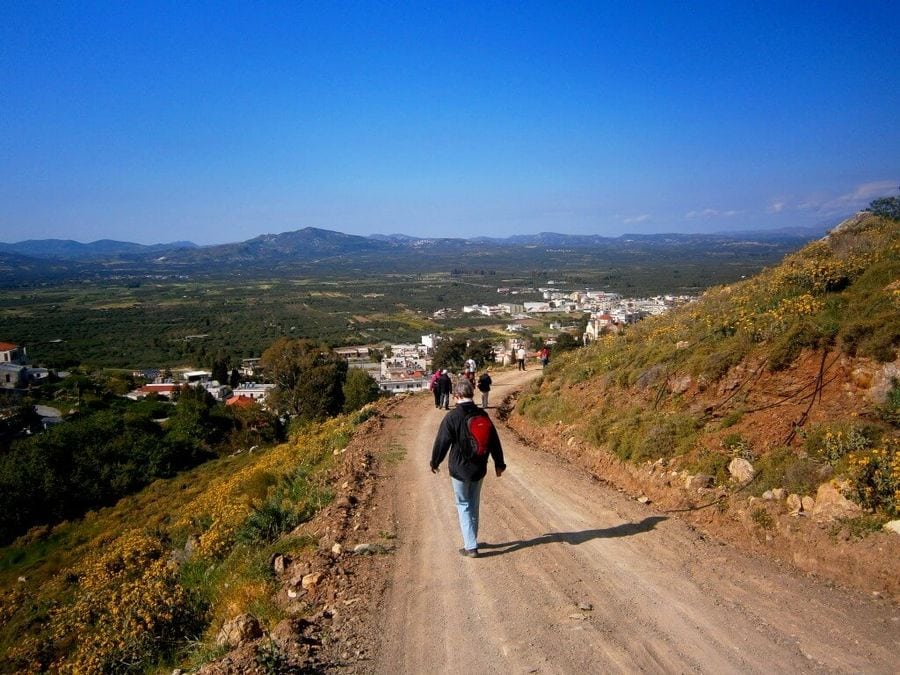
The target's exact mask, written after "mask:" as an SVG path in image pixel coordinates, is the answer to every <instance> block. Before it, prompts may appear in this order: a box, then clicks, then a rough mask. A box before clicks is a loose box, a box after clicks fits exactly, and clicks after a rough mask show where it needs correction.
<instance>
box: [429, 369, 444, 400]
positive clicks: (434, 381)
mask: <svg viewBox="0 0 900 675" xmlns="http://www.w3.org/2000/svg"><path fill="white" fill-rule="evenodd" d="M440 379H441V371H440V369H439V368H438V369H436V370H435V371H434V375H432V376H431V381H430V382H429V383H428V388H429V389H431V393H432V394H434V407H435V408H440V407H441V390H440V387H438V381H439V380H440Z"/></svg>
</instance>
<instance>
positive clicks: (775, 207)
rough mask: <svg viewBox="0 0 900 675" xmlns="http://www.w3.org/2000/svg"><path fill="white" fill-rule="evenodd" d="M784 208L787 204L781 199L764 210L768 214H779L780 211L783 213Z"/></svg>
mask: <svg viewBox="0 0 900 675" xmlns="http://www.w3.org/2000/svg"><path fill="white" fill-rule="evenodd" d="M785 207H787V202H786V201H784V200H783V199H780V200H778V201H774V202H772V203H771V204H769V208H768V209H766V210H767V211H768V212H769V213H781V212H782V211H784V209H785Z"/></svg>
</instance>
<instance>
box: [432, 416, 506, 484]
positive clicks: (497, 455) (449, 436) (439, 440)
mask: <svg viewBox="0 0 900 675" xmlns="http://www.w3.org/2000/svg"><path fill="white" fill-rule="evenodd" d="M469 415H487V413H486V412H484V410H482V409H481V408H479V407H478V406H477V405H475V404H474V403H472V402H471V401H465V402H463V403H459V404H458V405H457V406H456V407H455V408H454V409H453V410H451V411H450V412H448V413H447V414H446V415H444V419H443V420H442V421H441V426H440V428H439V429H438V434H437V437H436V438H435V439H434V447H433V448H432V449H431V468H432V469H436V468H438V467H439V466H440V465H441V462H443V461H444V457H446V456H447V451H448V450H449V451H450V462H449V467H450V475H451V476H453V477H454V478H455V479H456V480H465V481H478V480H481V479H482V478H484V477H485V475H486V474H487V462H488V459H487V456H484V457H482V458H480V459H470V458H467V457H464V456H463V453H462V452H460V448H461V447H462V446H461V444H460V439H462V438H465V435H466V434H468V433H469V432H468V429H466V417H467V416H469ZM489 444H490V446H489V448H488V449H489V450H490V453H489V454H490V456H491V457H492V458H493V460H494V466H495V467H497V468H498V469H505V468H506V464H505V463H504V462H503V448H502V447H501V446H500V436H498V435H497V429H496V428H494V430H493V433H492V434H491V439H490V441H489Z"/></svg>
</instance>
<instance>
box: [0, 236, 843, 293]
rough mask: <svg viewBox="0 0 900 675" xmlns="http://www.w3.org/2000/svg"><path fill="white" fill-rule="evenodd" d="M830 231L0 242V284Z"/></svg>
mask: <svg viewBox="0 0 900 675" xmlns="http://www.w3.org/2000/svg"><path fill="white" fill-rule="evenodd" d="M827 229H828V228H826V227H824V226H821V227H815V228H789V229H782V230H759V231H748V232H722V233H714V234H677V233H668V234H626V235H622V236H619V237H603V236H600V235H573V234H558V233H554V232H541V233H538V234H532V235H516V236H512V237H507V238H493V237H477V238H472V239H457V238H421V237H412V236H408V235H404V234H392V235H372V236H369V237H363V236H358V235H352V234H343V233H341V232H334V231H330V230H323V229H318V228H313V227H307V228H304V229H301V230H295V231H292V232H283V233H281V234H264V235H260V236H258V237H254V238H253V239H248V240H247V241H242V242H237V243H232V244H218V245H214V246H198V245H196V244H194V243H192V242H189V241H181V242H173V243H169V244H153V245H142V244H134V243H129V242H120V241H113V240H108V239H104V240H101V241H95V242H91V243H88V244H83V243H80V242H77V241H71V240H61V239H44V240H28V241H21V242H18V243H13V244H4V243H0V280H2V281H4V282H7V283H9V282H11V281H12V282H14V281H20V280H21V281H32V280H34V279H39V278H44V277H53V278H56V277H60V276H64V277H69V276H75V277H81V276H84V275H91V276H98V275H99V276H110V275H127V274H141V273H143V274H149V273H185V274H197V273H203V274H213V273H220V274H221V273H228V272H229V271H230V272H235V273H240V274H242V275H247V274H253V273H254V272H257V273H262V272H265V273H274V274H279V273H286V272H290V273H293V274H296V273H308V272H313V271H315V270H316V269H318V270H322V269H325V268H328V269H329V270H330V271H335V270H339V269H347V270H371V271H373V272H384V271H391V270H397V271H422V270H428V269H446V268H447V266H448V265H450V266H455V267H458V266H462V267H466V266H473V265H474V266H478V267H481V268H485V267H490V268H510V267H511V266H513V267H515V266H520V265H531V266H534V265H547V264H548V261H552V264H553V265H557V266H559V265H561V266H563V267H568V266H569V265H570V264H571V265H591V264H615V263H617V262H618V263H635V262H643V263H650V262H652V261H653V260H654V259H660V258H662V259H669V260H670V261H671V259H672V258H676V259H685V260H699V259H702V258H706V259H707V261H708V259H709V258H708V257H709V256H713V257H719V258H728V257H740V258H741V259H744V260H746V259H754V258H760V259H764V260H765V261H769V260H771V261H776V260H778V259H780V257H781V256H782V255H784V253H786V252H788V251H790V250H794V249H796V248H799V247H800V246H802V245H803V244H805V243H806V242H808V241H810V240H811V239H816V238H819V237H821V236H823V235H824V234H825V232H826V231H827Z"/></svg>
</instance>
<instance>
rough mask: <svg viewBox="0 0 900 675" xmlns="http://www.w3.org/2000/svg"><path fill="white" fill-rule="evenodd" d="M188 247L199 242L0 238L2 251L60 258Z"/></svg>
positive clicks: (156, 252)
mask: <svg viewBox="0 0 900 675" xmlns="http://www.w3.org/2000/svg"><path fill="white" fill-rule="evenodd" d="M185 248H197V245H196V244H194V243H192V242H189V241H179V242H172V243H170V244H151V245H145V244H132V243H130V242H125V241H114V240H112V239H100V240H98V241H93V242H91V243H89V244H83V243H81V242H78V241H73V240H71V239H29V240H26V241H20V242H17V243H15V244H5V243H2V242H0V252H5V253H16V254H19V255H25V256H30V257H32V258H56V259H59V260H99V259H105V258H113V257H116V256H142V255H159V254H160V253H163V252H165V251H170V250H176V249H185Z"/></svg>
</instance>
